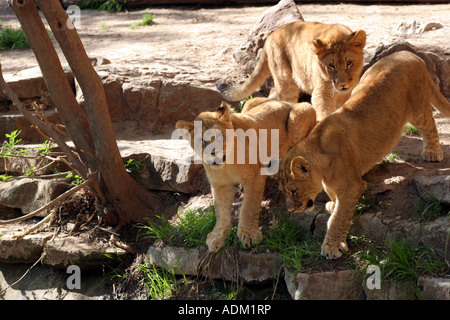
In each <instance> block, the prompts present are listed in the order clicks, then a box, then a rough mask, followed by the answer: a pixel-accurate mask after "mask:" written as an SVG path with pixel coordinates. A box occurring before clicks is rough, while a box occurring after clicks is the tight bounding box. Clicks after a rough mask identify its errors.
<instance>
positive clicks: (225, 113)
mask: <svg viewBox="0 0 450 320" xmlns="http://www.w3.org/2000/svg"><path fill="white" fill-rule="evenodd" d="M217 112H218V117H219V119H220V120H223V121H230V120H231V118H230V113H231V106H230V105H229V104H228V103H226V102H225V101H222V103H221V104H220V107H219V109H217Z"/></svg>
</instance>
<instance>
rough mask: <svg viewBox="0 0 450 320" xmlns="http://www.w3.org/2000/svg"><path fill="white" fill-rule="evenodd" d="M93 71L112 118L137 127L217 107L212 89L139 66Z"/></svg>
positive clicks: (157, 124)
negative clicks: (132, 123)
mask: <svg viewBox="0 0 450 320" xmlns="http://www.w3.org/2000/svg"><path fill="white" fill-rule="evenodd" d="M96 71H97V73H98V74H99V76H100V78H101V79H102V82H103V87H104V90H105V95H106V100H107V103H108V107H109V112H110V116H111V120H112V122H113V123H114V122H122V121H134V122H135V123H136V124H137V128H142V129H145V130H147V131H148V132H152V131H157V130H160V129H162V128H164V127H174V126H175V123H176V122H177V121H178V120H187V121H190V120H193V119H194V118H195V117H196V116H197V115H198V114H199V113H200V112H203V111H211V110H215V109H217V108H218V107H219V105H220V103H221V101H222V97H221V95H220V93H218V92H217V91H215V90H212V89H208V88H204V87H201V86H198V85H194V84H192V83H190V82H177V81H171V82H168V81H163V80H159V79H157V78H158V77H157V76H155V75H154V74H153V73H149V72H148V71H146V70H143V69H139V68H132V67H131V68H127V67H124V66H118V65H114V64H107V65H99V66H97V67H96ZM154 72H157V71H154ZM175 73H176V72H175ZM173 76H174V75H171V77H173ZM168 77H169V76H168ZM75 87H76V96H77V101H78V102H79V103H80V104H81V105H82V106H84V103H85V101H84V96H83V92H82V91H81V89H80V87H79V85H78V84H76V86H75Z"/></svg>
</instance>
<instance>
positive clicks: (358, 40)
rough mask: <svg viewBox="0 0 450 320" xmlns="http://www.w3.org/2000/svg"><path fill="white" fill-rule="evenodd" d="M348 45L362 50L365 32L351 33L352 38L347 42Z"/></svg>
mask: <svg viewBox="0 0 450 320" xmlns="http://www.w3.org/2000/svg"><path fill="white" fill-rule="evenodd" d="M349 44H350V45H351V46H352V47H355V48H361V49H363V48H364V46H365V45H366V32H365V31H364V30H358V31H355V32H353V33H352V38H351V39H350V40H349Z"/></svg>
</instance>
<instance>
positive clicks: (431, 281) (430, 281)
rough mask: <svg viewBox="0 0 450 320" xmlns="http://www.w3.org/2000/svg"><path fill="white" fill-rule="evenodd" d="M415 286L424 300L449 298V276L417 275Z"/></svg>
mask: <svg viewBox="0 0 450 320" xmlns="http://www.w3.org/2000/svg"><path fill="white" fill-rule="evenodd" d="M417 287H418V289H419V293H420V297H421V298H422V299H424V300H450V279H449V278H433V277H419V279H418V280H417Z"/></svg>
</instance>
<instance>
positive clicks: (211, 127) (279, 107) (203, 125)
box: [176, 98, 316, 252]
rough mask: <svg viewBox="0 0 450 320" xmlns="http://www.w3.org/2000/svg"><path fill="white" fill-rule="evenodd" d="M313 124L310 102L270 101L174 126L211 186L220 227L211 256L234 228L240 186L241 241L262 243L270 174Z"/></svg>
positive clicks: (211, 245) (216, 228)
mask: <svg viewBox="0 0 450 320" xmlns="http://www.w3.org/2000/svg"><path fill="white" fill-rule="evenodd" d="M315 124H316V113H315V111H314V109H313V108H312V107H311V105H310V104H309V103H298V104H290V103H286V102H281V101H274V100H270V99H267V98H255V99H251V100H249V101H247V102H246V104H245V106H244V109H243V110H242V113H233V112H232V111H231V109H230V107H229V106H228V105H227V104H226V103H222V105H221V106H220V108H219V109H218V110H217V111H215V112H202V113H200V114H199V115H198V117H197V118H196V119H195V121H194V122H189V121H182V120H180V121H178V122H177V123H176V129H177V130H178V131H179V133H180V134H182V135H184V134H183V132H181V130H187V132H186V131H185V133H189V138H190V143H191V146H192V148H193V149H194V151H195V152H196V153H197V155H198V156H200V157H201V159H202V163H203V166H204V167H205V170H206V174H207V176H208V179H209V182H210V184H211V191H212V194H213V197H214V206H215V214H216V225H215V226H214V229H213V231H212V232H210V233H209V234H208V237H207V241H206V244H207V245H208V248H209V251H211V252H217V251H218V250H219V249H220V248H221V247H222V246H223V244H224V242H225V238H226V236H227V234H228V232H229V231H230V229H231V212H232V204H233V199H234V195H235V193H236V184H241V185H242V187H243V189H244V201H243V204H242V207H241V210H240V213H239V225H238V230H237V236H238V238H239V240H240V241H241V242H242V243H243V244H244V245H250V244H257V243H258V242H260V241H261V240H262V233H261V231H260V230H259V212H260V207H261V200H262V197H263V192H264V186H265V182H266V179H267V175H268V174H275V173H277V171H278V159H279V157H281V156H282V155H283V154H285V153H286V152H287V151H288V149H289V148H290V147H291V146H293V145H294V144H295V143H297V142H299V141H300V140H302V139H303V138H304V137H305V136H307V135H308V133H309V132H310V131H311V130H312V128H313V127H314V126H315ZM213 144H215V147H214V148H212V146H213ZM196 145H197V146H198V147H196ZM227 146H228V147H229V148H227ZM269 150H270V152H269ZM274 153H275V154H274ZM266 156H267V157H266ZM264 160H265V161H264ZM264 162H265V163H264Z"/></svg>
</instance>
